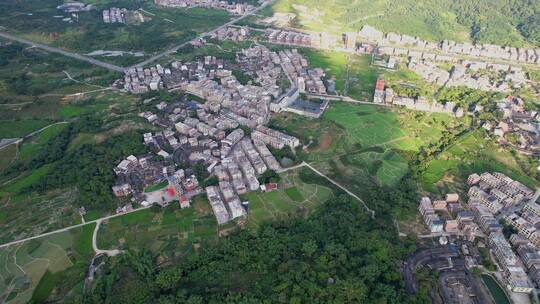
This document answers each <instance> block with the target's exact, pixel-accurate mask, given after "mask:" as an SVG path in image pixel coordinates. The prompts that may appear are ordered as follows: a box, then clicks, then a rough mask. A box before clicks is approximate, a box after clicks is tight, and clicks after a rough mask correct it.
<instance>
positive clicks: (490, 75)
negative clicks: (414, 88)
mask: <svg viewBox="0 0 540 304" xmlns="http://www.w3.org/2000/svg"><path fill="white" fill-rule="evenodd" d="M408 68H409V69H410V70H412V71H414V72H415V73H416V74H418V75H419V76H421V77H422V78H424V79H425V80H426V81H428V82H431V83H436V84H438V85H439V86H448V87H453V86H463V87H468V88H471V89H477V90H483V91H490V92H511V91H513V90H519V89H521V88H528V87H530V85H529V79H528V77H527V74H526V73H525V72H524V71H523V70H522V69H521V68H520V67H515V66H510V65H507V64H495V63H486V62H479V61H469V60H461V61H459V62H457V63H455V64H454V65H453V66H452V68H451V69H450V71H448V70H446V69H444V68H441V67H439V66H438V65H437V64H436V63H434V62H432V61H430V60H427V59H417V58H414V57H411V58H410V60H409V64H408Z"/></svg>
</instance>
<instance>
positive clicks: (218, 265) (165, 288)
mask: <svg viewBox="0 0 540 304" xmlns="http://www.w3.org/2000/svg"><path fill="white" fill-rule="evenodd" d="M390 227H392V226H391V225H390V226H389V225H388V224H387V221H386V220H372V219H370V218H369V216H367V215H366V213H365V212H364V210H363V209H362V208H361V207H360V206H359V204H358V203H357V202H356V201H354V200H353V199H351V198H350V197H349V196H346V195H339V196H337V197H335V198H333V199H331V200H329V201H328V202H326V203H325V204H324V205H323V206H321V208H320V209H319V211H317V212H316V213H315V214H313V215H312V216H311V217H309V218H306V219H304V218H298V219H289V220H286V221H280V222H276V223H269V224H266V225H263V226H262V227H260V229H259V230H258V231H256V232H252V231H249V230H244V231H240V232H238V233H236V234H234V235H232V236H230V237H228V238H226V239H223V240H222V241H221V243H220V244H219V245H218V246H216V247H206V248H204V249H203V250H202V251H201V252H200V253H199V254H190V255H188V256H186V257H184V258H182V259H181V260H180V261H179V262H178V263H177V264H175V265H174V266H167V267H162V268H161V269H159V271H153V269H155V267H154V266H155V261H154V259H153V258H152V257H151V256H150V255H149V254H148V253H146V252H139V253H130V254H128V255H125V256H122V257H121V258H119V259H118V260H116V261H114V264H113V265H110V264H109V266H107V267H108V268H107V269H106V270H105V274H104V275H102V276H100V279H99V282H98V284H97V286H96V288H95V289H94V290H93V293H92V297H91V302H93V303H113V302H115V301H119V300H120V301H122V302H126V303H127V302H129V303H144V302H148V301H150V302H153V301H157V302H158V303H362V302H370V303H405V302H409V301H411V299H410V298H408V296H407V295H406V294H405V293H404V289H403V283H402V278H401V275H400V273H399V269H398V264H397V263H396V260H398V259H400V258H402V257H403V255H404V254H406V253H407V252H409V251H410V250H414V246H413V247H407V246H400V245H401V242H400V240H399V239H398V238H397V233H396V231H394V229H392V228H390ZM403 248H406V249H403ZM128 278H129V279H128Z"/></svg>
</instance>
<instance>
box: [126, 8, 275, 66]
mask: <svg viewBox="0 0 540 304" xmlns="http://www.w3.org/2000/svg"><path fill="white" fill-rule="evenodd" d="M274 1H275V0H270V1H268V2H265V3H264V4H263V5H261V6H259V7H258V8H256V9H254V10H253V11H251V12H249V13H247V14H245V15H242V16H239V17H237V18H234V19H232V20H231V21H229V22H227V23H225V24H223V25H220V26H219V27H217V28H215V29H213V30H210V31H208V32H204V33H202V34H200V35H199V36H197V37H195V38H194V39H192V40H190V41H186V42H184V43H182V44H179V45H177V46H175V47H173V48H171V49H168V50H166V51H164V52H161V53H159V54H157V55H154V56H152V57H150V58H148V59H146V60H145V61H142V62H139V63H137V64H135V65H132V66H130V67H128V68H127V69H130V68H135V67H143V66H146V65H148V64H149V63H152V62H154V61H156V60H158V59H160V58H163V57H165V56H168V55H171V54H173V53H176V51H178V50H179V49H181V48H183V47H184V46H186V45H188V44H190V43H191V42H193V41H197V40H199V39H201V38H203V37H206V36H209V35H211V34H212V33H214V32H217V31H219V30H221V29H223V28H226V27H228V26H230V25H233V24H235V23H236V22H238V21H240V20H242V19H244V18H247V17H249V16H252V15H254V14H256V13H258V12H259V11H260V10H262V9H263V8H265V7H267V6H268V5H270V4H272V3H273V2H274Z"/></svg>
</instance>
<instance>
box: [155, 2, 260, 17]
mask: <svg viewBox="0 0 540 304" xmlns="http://www.w3.org/2000/svg"><path fill="white" fill-rule="evenodd" d="M155 3H156V5H158V6H162V7H184V8H185V7H204V8H213V9H222V10H226V11H227V12H229V13H231V14H235V15H243V14H245V13H248V12H251V11H253V10H254V9H255V6H253V5H251V4H248V3H241V2H236V3H234V2H233V3H229V2H228V1H218V0H155Z"/></svg>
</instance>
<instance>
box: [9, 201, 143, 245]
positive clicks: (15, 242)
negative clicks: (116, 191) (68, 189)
mask: <svg viewBox="0 0 540 304" xmlns="http://www.w3.org/2000/svg"><path fill="white" fill-rule="evenodd" d="M150 207H152V205H150V206H148V207H142V208H139V209H134V210H131V211H127V212H124V213H118V214H113V215H109V216H105V217H102V218H99V219H97V220H93V221H89V222H86V223H82V224H77V225H73V226H69V227H66V228H62V229H58V230H55V231H51V232H46V233H42V234H39V235H35V236H32V237H28V238H25V239H21V240H17V241H13V242H9V243H5V244H2V245H0V248H4V247H9V246H12V245H17V244H20V243H24V242H26V241H30V240H34V239H38V238H42V237H46V236H49V235H53V234H57V233H60V232H65V231H69V230H71V229H75V228H79V227H83V226H85V225H89V224H93V223H96V224H97V223H98V222H99V223H101V222H102V221H105V220H108V219H112V218H115V217H119V216H123V215H126V214H129V213H133V212H138V211H141V210H144V209H148V208H150ZM96 226H97V225H96Z"/></svg>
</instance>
